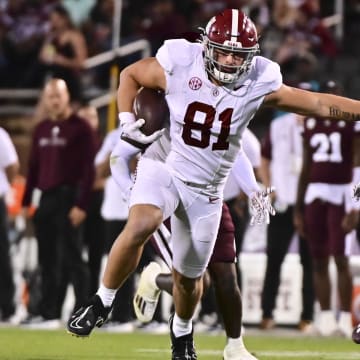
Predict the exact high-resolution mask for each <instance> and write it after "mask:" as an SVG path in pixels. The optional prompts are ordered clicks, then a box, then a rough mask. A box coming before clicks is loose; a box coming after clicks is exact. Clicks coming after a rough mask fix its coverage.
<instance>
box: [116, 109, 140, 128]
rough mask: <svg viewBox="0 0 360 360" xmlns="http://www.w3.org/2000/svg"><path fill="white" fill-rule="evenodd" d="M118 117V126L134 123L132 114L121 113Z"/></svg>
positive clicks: (134, 119)
mask: <svg viewBox="0 0 360 360" xmlns="http://www.w3.org/2000/svg"><path fill="white" fill-rule="evenodd" d="M118 117H119V123H120V126H122V125H124V124H129V123H133V122H135V121H136V118H135V115H134V114H133V113H132V112H127V111H122V112H120V113H119V115H118Z"/></svg>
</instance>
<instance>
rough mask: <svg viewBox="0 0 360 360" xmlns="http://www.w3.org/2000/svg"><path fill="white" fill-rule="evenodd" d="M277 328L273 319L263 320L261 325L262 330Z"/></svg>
mask: <svg viewBox="0 0 360 360" xmlns="http://www.w3.org/2000/svg"><path fill="white" fill-rule="evenodd" d="M274 327H275V321H274V319H273V318H263V319H262V320H261V323H260V329H261V330H271V329H273V328H274Z"/></svg>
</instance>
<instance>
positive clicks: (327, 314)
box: [315, 310, 338, 336]
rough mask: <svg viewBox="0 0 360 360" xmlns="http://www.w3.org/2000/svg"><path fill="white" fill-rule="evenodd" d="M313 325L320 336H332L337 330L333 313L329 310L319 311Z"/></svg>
mask: <svg viewBox="0 0 360 360" xmlns="http://www.w3.org/2000/svg"><path fill="white" fill-rule="evenodd" d="M315 326H316V330H317V332H318V334H319V335H321V336H333V335H335V334H336V333H337V330H338V327H337V322H336V319H335V315H334V314H333V312H332V311H331V310H322V311H320V313H319V315H318V319H317V321H316V323H315Z"/></svg>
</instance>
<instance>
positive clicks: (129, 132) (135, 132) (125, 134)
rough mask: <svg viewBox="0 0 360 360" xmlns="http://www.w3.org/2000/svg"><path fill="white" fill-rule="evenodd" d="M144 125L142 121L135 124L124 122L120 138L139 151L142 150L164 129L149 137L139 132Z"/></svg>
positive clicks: (162, 132) (139, 120)
mask: <svg viewBox="0 0 360 360" xmlns="http://www.w3.org/2000/svg"><path fill="white" fill-rule="evenodd" d="M144 124H145V120H144V119H138V120H136V121H135V122H126V123H124V124H122V125H121V127H122V133H121V138H122V139H123V140H125V141H127V142H129V143H130V144H132V145H134V146H136V147H138V148H140V149H144V148H146V147H147V146H148V145H150V144H152V143H153V142H154V141H156V140H157V139H158V138H159V137H160V136H162V135H163V134H164V132H165V129H161V130H157V131H155V132H153V133H152V134H151V135H145V134H144V133H143V132H142V131H141V130H140V128H141V127H142V126H143V125H144Z"/></svg>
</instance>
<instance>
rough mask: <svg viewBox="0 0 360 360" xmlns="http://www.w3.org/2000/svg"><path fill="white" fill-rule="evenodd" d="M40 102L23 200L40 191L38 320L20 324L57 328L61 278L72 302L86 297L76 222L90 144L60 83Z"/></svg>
mask: <svg viewBox="0 0 360 360" xmlns="http://www.w3.org/2000/svg"><path fill="white" fill-rule="evenodd" d="M43 100H44V107H45V110H46V111H47V116H46V118H44V119H43V121H41V122H40V123H39V124H38V125H37V126H36V127H35V129H34V133H33V136H32V147H31V152H30V158H29V166H28V174H27V183H26V189H25V194H24V199H23V206H24V207H25V209H24V210H26V208H27V207H29V205H30V203H31V196H32V193H33V191H34V189H35V188H37V189H39V190H40V191H41V198H40V202H39V205H38V208H37V210H36V212H35V215H34V225H35V235H36V238H37V242H38V259H39V266H40V270H41V305H40V314H39V315H40V316H39V317H34V316H31V315H38V314H30V316H29V318H28V319H26V321H25V324H28V325H29V326H31V327H39V328H56V327H58V326H59V319H60V316H61V308H62V298H63V287H62V286H63V284H64V279H63V278H64V277H65V278H66V279H70V280H71V282H72V284H73V286H74V292H75V300H76V304H80V303H81V302H82V301H84V300H86V299H87V296H88V294H89V288H88V285H89V274H88V269H87V266H86V264H85V262H84V261H83V259H82V249H83V245H82V241H81V236H80V224H81V223H83V221H84V219H85V218H86V211H87V208H88V206H89V202H90V197H91V189H92V185H93V181H94V162H93V161H94V155H95V142H94V136H93V132H92V130H91V128H90V127H89V125H88V124H87V123H86V122H85V121H84V120H83V119H81V118H80V117H79V116H78V115H76V114H74V113H73V112H72V109H71V106H70V95H69V91H68V89H67V86H66V83H65V81H64V80H62V79H51V80H49V81H48V82H47V83H46V85H45V87H44V96H43ZM24 212H25V213H26V211H24Z"/></svg>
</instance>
